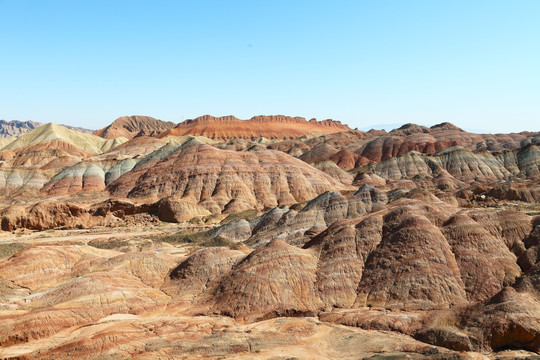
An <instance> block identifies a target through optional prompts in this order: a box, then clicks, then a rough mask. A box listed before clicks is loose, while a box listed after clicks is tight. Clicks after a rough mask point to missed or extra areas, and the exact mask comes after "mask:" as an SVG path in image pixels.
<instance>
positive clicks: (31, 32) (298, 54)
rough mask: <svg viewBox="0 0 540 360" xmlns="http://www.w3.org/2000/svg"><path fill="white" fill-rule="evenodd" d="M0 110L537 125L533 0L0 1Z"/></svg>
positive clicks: (102, 119) (38, 115) (364, 124)
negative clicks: (266, 115) (284, 116)
mask: <svg viewBox="0 0 540 360" xmlns="http://www.w3.org/2000/svg"><path fill="white" fill-rule="evenodd" d="M0 65H1V70H0V119H6V120H13V119H18V120H35V121H41V122H56V123H66V124H70V125H77V126H84V127H88V128H94V129H97V128H101V127H103V126H105V125H107V124H108V123H110V122H111V121H113V120H114V119H115V118H116V117H119V116H122V115H133V114H138V115H149V116H153V117H157V118H160V119H163V120H169V121H174V122H180V121H182V120H185V119H188V118H193V117H197V116H200V115H203V114H212V115H216V116H220V115H229V114H232V115H236V116H237V117H239V118H244V119H247V118H250V117H251V116H254V115H259V114H284V115H294V116H304V117H306V118H311V117H316V118H317V119H325V118H332V119H337V120H341V121H343V122H345V123H347V124H349V125H350V126H351V127H358V128H360V129H364V128H369V127H371V126H373V125H376V124H402V123H407V122H414V123H418V124H426V125H433V124H436V123H439V122H443V121H450V122H452V123H454V124H456V125H458V126H461V127H463V128H466V129H479V130H484V131H490V132H509V131H521V130H535V131H538V130H540V1H538V0H516V1H507V0H505V1H498V0H489V1H481V0H465V1H460V0H452V1H433V0H426V1H420V0H407V1H404V0H394V1H392V0H385V1H382V0H381V1H376V0H370V1H367V0H366V1H362V0H353V1H317V0H310V1H295V0H284V1H282V0H250V1H232V0H231V1H229V0H228V1H224V0H215V1H205V0H196V1H195V0H194V1H187V0H186V1H136V0H130V1H113V0H107V1H100V0H91V1H85V0H69V1H47V0H39V1H30V0H0Z"/></svg>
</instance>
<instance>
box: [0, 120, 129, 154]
mask: <svg viewBox="0 0 540 360" xmlns="http://www.w3.org/2000/svg"><path fill="white" fill-rule="evenodd" d="M126 140H127V139H126V138H116V139H112V140H105V139H102V138H100V137H98V136H95V135H90V134H85V133H81V132H79V131H75V130H70V129H68V128H66V127H64V126H61V125H56V124H53V123H49V124H46V125H43V126H41V127H39V128H37V129H34V130H32V131H30V132H28V133H26V134H24V135H22V136H20V137H18V138H17V139H16V140H15V141H13V142H11V143H9V144H8V145H7V146H5V147H4V148H3V149H2V150H14V151H16V150H19V149H23V148H27V147H30V146H34V145H37V144H50V143H55V142H57V143H65V144H69V145H71V146H73V147H75V148H79V149H81V150H83V151H85V152H87V153H89V154H99V153H102V152H105V151H107V150H109V149H111V148H113V147H115V146H117V145H120V144H122V143H123V142H125V141H126ZM54 147H57V145H54Z"/></svg>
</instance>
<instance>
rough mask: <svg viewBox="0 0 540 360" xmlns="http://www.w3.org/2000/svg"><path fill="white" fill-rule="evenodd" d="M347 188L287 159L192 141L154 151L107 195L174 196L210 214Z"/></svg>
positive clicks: (265, 152)
mask: <svg viewBox="0 0 540 360" xmlns="http://www.w3.org/2000/svg"><path fill="white" fill-rule="evenodd" d="M344 189H346V187H345V186H344V185H342V184H340V183H339V182H338V181H336V180H334V179H333V178H331V177H330V176H328V175H326V174H324V173H323V172H321V171H319V170H317V169H314V168H312V167H310V166H309V165H307V164H305V163H304V162H302V161H300V160H298V159H295V158H293V157H291V156H289V155H287V154H284V153H282V152H279V151H272V150H252V151H243V152H239V151H230V150H219V149H216V148H215V147H213V146H210V145H205V144H200V143H198V142H197V141H194V142H187V143H185V144H184V145H182V146H177V147H175V146H172V145H171V146H170V147H169V148H168V149H167V151H166V153H163V151H161V149H160V150H158V151H156V152H154V153H152V154H150V155H148V157H147V159H144V160H143V161H141V162H140V163H138V165H137V166H136V167H135V168H134V169H133V170H132V171H130V172H128V173H125V174H124V175H122V176H120V177H119V178H118V179H117V180H116V181H114V182H113V183H111V184H110V185H109V186H108V190H109V191H110V193H111V195H112V196H119V197H130V198H144V197H155V198H160V197H164V196H170V195H175V196H177V197H180V198H182V199H186V200H188V201H190V202H193V203H195V204H197V203H199V204H201V205H202V206H203V207H205V208H207V209H208V210H210V211H211V212H213V213H214V212H217V213H220V212H223V211H227V212H236V211H242V210H246V209H251V208H260V209H262V208H265V207H273V206H278V205H284V204H293V203H296V202H302V201H305V200H309V199H311V198H313V197H314V196H316V195H318V194H320V193H322V192H324V191H327V190H344Z"/></svg>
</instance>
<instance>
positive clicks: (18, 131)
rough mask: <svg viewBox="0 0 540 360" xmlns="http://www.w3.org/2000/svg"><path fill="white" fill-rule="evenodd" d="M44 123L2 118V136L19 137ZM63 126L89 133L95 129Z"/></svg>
mask: <svg viewBox="0 0 540 360" xmlns="http://www.w3.org/2000/svg"><path fill="white" fill-rule="evenodd" d="M42 125H44V124H43V123H40V122H37V121H30V120H28V121H19V120H11V121H6V120H0V138H6V137H18V136H21V135H23V134H26V133H27V132H29V131H32V130H34V129H36V128H38V127H40V126H42ZM63 126H64V127H66V128H68V129H71V130H76V131H79V132H83V133H87V134H91V133H93V132H94V130H90V129H85V128H82V127H76V126H69V125H63Z"/></svg>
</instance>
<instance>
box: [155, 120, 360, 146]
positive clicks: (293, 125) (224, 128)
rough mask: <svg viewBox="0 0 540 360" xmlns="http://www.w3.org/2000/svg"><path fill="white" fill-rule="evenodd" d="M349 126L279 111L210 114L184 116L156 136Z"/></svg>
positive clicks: (251, 135)
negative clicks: (251, 114) (246, 117)
mask: <svg viewBox="0 0 540 360" xmlns="http://www.w3.org/2000/svg"><path fill="white" fill-rule="evenodd" d="M347 130H350V128H349V127H348V126H347V125H343V124H341V123H340V122H339V121H333V120H324V121H317V120H315V119H312V120H309V121H307V120H306V119H304V118H302V117H290V116H283V115H273V116H262V115H261V116H255V117H252V118H251V119H249V120H240V119H237V118H236V117H234V116H223V117H213V116H211V115H205V116H201V117H198V118H196V119H193V120H186V121H184V122H182V123H180V124H179V125H178V126H176V127H174V128H172V129H170V130H168V131H165V132H163V133H162V134H161V135H160V137H161V138H163V137H166V136H182V135H194V136H205V137H207V138H210V139H214V140H222V141H225V140H231V139H248V140H254V139H257V138H259V137H264V138H267V139H281V140H284V139H295V138H297V137H300V136H302V135H308V134H313V133H320V134H331V133H335V132H340V131H347Z"/></svg>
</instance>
